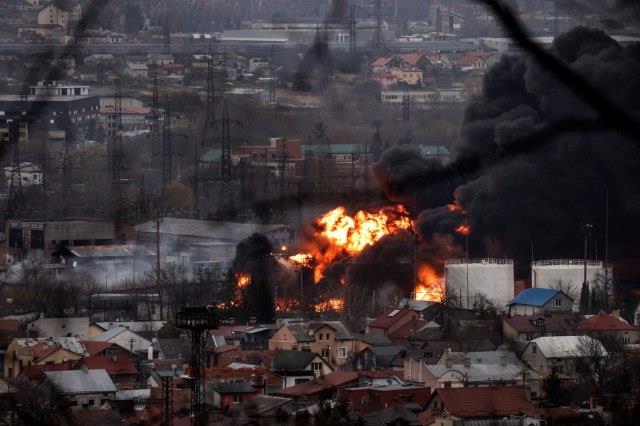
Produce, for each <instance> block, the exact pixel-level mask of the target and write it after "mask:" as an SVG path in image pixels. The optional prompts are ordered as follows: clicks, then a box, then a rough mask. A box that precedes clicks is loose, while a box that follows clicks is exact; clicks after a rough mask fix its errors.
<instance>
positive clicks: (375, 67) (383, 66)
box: [371, 56, 393, 74]
mask: <svg viewBox="0 0 640 426" xmlns="http://www.w3.org/2000/svg"><path fill="white" fill-rule="evenodd" d="M392 63H393V58H389V57H384V56H383V57H380V58H378V59H376V60H375V61H373V63H372V64H371V69H372V71H373V73H374V74H376V73H380V72H385V71H389V69H390V67H391V64H392Z"/></svg>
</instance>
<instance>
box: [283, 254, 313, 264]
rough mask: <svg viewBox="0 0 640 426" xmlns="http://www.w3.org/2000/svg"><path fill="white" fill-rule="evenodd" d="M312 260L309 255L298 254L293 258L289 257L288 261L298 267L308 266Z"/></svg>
mask: <svg viewBox="0 0 640 426" xmlns="http://www.w3.org/2000/svg"><path fill="white" fill-rule="evenodd" d="M312 260H313V256H311V255H310V254H309V253H298V254H294V255H293V256H289V261H291V262H292V263H295V264H296V265H299V266H309V265H310V264H311V261H312Z"/></svg>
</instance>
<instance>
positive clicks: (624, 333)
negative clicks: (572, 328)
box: [576, 312, 640, 346]
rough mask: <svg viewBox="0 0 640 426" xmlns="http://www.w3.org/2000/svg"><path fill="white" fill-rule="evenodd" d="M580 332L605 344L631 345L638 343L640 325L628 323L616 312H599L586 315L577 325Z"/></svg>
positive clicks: (639, 341) (639, 339) (639, 340)
mask: <svg viewBox="0 0 640 426" xmlns="http://www.w3.org/2000/svg"><path fill="white" fill-rule="evenodd" d="M576 328H577V330H578V331H579V332H580V333H586V334H588V335H590V336H592V337H595V338H596V339H598V340H600V341H601V342H602V343H604V344H605V346H607V344H615V343H622V344H624V345H633V344H638V343H640V327H638V326H637V325H633V324H629V323H628V322H627V321H626V320H624V319H623V318H621V317H620V315H617V314H613V313H612V314H606V313H604V312H600V313H598V314H597V315H592V316H588V317H586V318H585V319H584V320H582V321H580V323H579V324H578V325H577V327H576Z"/></svg>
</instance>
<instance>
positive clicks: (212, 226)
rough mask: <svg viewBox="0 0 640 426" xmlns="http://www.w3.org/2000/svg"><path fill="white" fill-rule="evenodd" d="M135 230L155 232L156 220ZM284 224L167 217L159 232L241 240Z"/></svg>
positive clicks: (137, 226) (271, 230) (268, 231)
mask: <svg viewBox="0 0 640 426" xmlns="http://www.w3.org/2000/svg"><path fill="white" fill-rule="evenodd" d="M135 228H136V232H142V233H154V234H155V232H156V222H155V221H149V222H145V223H141V224H139V225H136V227H135ZM281 228H288V227H286V226H285V225H262V224H257V223H237V222H212V221H207V220H196V219H178V218H171V217H167V218H164V219H163V220H162V222H160V233H161V234H171V235H182V236H193V237H199V238H213V239H217V240H223V241H236V242H239V241H242V240H244V239H245V238H247V237H249V236H250V235H251V234H253V233H256V232H258V233H261V234H265V233H270V232H273V231H275V230H278V229H281Z"/></svg>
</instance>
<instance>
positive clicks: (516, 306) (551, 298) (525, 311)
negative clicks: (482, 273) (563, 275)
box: [507, 287, 573, 315]
mask: <svg viewBox="0 0 640 426" xmlns="http://www.w3.org/2000/svg"><path fill="white" fill-rule="evenodd" d="M572 306H573V299H572V298H570V297H569V296H567V295H566V293H564V292H563V291H561V290H556V289H553V288H538V287H534V288H526V289H524V290H522V291H521V292H520V293H518V294H517V295H516V297H515V298H513V300H511V301H510V302H509V303H507V308H508V309H509V315H531V314H538V313H540V312H571V310H572Z"/></svg>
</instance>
